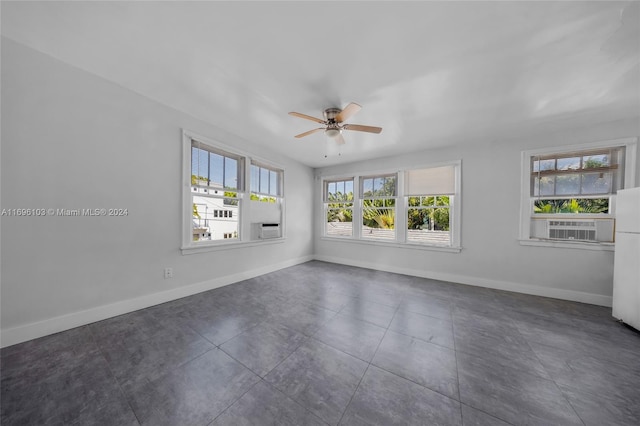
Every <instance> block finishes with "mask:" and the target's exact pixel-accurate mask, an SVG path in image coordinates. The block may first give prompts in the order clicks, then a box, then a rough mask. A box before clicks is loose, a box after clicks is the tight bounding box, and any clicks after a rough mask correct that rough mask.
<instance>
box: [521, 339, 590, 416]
mask: <svg viewBox="0 0 640 426" xmlns="http://www.w3.org/2000/svg"><path fill="white" fill-rule="evenodd" d="M515 329H516V331H517V332H518V334H519V335H520V336H522V339H523V340H524V341H525V342H526V343H527V347H528V348H529V349H530V350H531V353H533V356H535V357H536V359H537V360H538V362H539V363H540V365H541V366H542V368H543V369H544V371H546V372H547V374H549V380H551V382H553V384H554V385H555V387H556V389H558V391H560V394H561V395H562V397H563V398H564V400H565V401H567V404H569V407H571V409H572V410H573V412H574V413H575V415H576V417H578V419H579V420H580V422H582V424H583V425H585V426H586V423H585V421H584V420H583V419H582V417H581V416H580V414H578V411H577V410H576V408H575V407H574V406H573V404H572V403H571V401H570V400H569V398H567V395H566V393H565V392H564V391H563V390H562V388H561V387H560V385H558V383H557V382H556V381H555V379H553V375H552V374H551V373H550V372H549V371H548V370H547V367H545V366H544V364H543V363H542V361H541V360H540V357H539V356H538V354H537V353H536V351H534V350H533V348H532V347H531V344H530V342H529V339H527V338H526V337H525V336H524V335H523V334H522V333H521V332H520V329H519V328H518V327H515ZM544 346H547V345H544ZM556 349H558V348H556Z"/></svg>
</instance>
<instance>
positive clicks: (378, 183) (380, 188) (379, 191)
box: [373, 177, 384, 195]
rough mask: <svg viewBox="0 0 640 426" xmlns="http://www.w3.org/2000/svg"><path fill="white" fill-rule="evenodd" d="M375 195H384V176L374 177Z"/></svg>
mask: <svg viewBox="0 0 640 426" xmlns="http://www.w3.org/2000/svg"><path fill="white" fill-rule="evenodd" d="M373 195H384V178H380V177H377V178H374V179H373Z"/></svg>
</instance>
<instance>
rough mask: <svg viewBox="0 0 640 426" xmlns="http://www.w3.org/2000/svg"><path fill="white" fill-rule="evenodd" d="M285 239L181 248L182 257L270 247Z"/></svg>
mask: <svg viewBox="0 0 640 426" xmlns="http://www.w3.org/2000/svg"><path fill="white" fill-rule="evenodd" d="M285 240H286V238H284V237H282V238H269V239H267V240H252V241H238V242H233V243H217V244H215V243H214V244H207V245H204V244H203V245H199V246H188V247H181V248H180V250H181V251H182V255H183V256H185V255H190V254H197V253H205V252H211V251H220V250H233V249H240V248H246V247H256V246H262V245H270V244H280V243H283V242H285Z"/></svg>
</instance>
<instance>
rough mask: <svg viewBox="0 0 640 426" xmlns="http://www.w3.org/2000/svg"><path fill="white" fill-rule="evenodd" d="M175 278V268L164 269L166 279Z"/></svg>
mask: <svg viewBox="0 0 640 426" xmlns="http://www.w3.org/2000/svg"><path fill="white" fill-rule="evenodd" d="M169 278H173V268H164V279H165V280H167V279H169Z"/></svg>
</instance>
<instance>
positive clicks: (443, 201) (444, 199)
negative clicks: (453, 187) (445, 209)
mask: <svg viewBox="0 0 640 426" xmlns="http://www.w3.org/2000/svg"><path fill="white" fill-rule="evenodd" d="M436 205H438V206H448V205H449V197H448V196H446V195H443V196H440V197H436Z"/></svg>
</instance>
